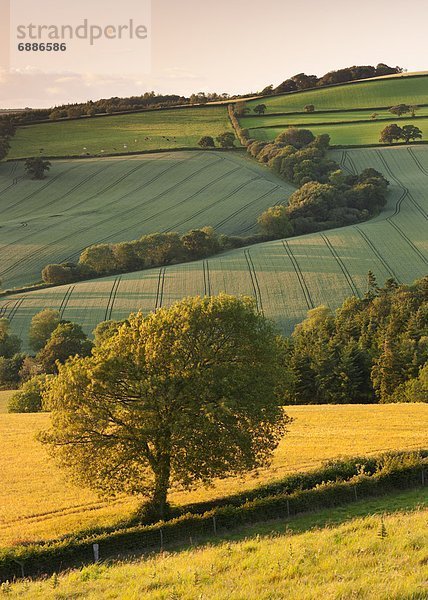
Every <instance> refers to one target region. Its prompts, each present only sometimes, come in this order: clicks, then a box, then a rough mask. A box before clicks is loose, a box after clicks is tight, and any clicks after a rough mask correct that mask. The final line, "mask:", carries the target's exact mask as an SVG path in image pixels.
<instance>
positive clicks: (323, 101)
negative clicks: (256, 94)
mask: <svg viewBox="0 0 428 600" xmlns="http://www.w3.org/2000/svg"><path fill="white" fill-rule="evenodd" d="M401 103H404V104H428V75H427V76H424V77H395V78H392V79H376V80H375V81H364V82H358V83H348V84H345V85H340V86H334V87H330V88H320V89H318V90H308V91H305V92H299V93H292V94H285V95H282V96H273V97H271V98H270V97H266V98H263V104H266V106H267V107H268V112H291V111H303V109H304V107H305V105H306V104H314V105H315V108H316V109H317V110H333V109H336V110H343V109H352V108H377V107H390V106H393V105H395V104H401ZM257 104H260V100H259V99H258V100H251V101H250V102H248V107H249V108H254V106H256V105H257Z"/></svg>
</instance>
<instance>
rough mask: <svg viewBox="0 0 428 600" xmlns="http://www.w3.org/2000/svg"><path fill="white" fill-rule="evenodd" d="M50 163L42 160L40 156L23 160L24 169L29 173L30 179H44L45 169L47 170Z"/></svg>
mask: <svg viewBox="0 0 428 600" xmlns="http://www.w3.org/2000/svg"><path fill="white" fill-rule="evenodd" d="M50 168H51V163H50V162H49V161H48V160H44V159H43V158H42V157H41V156H38V157H36V158H28V159H27V160H26V161H25V171H26V173H27V175H30V177H31V179H44V178H45V171H49V169H50Z"/></svg>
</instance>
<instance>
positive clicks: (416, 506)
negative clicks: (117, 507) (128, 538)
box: [4, 490, 428, 600]
mask: <svg viewBox="0 0 428 600" xmlns="http://www.w3.org/2000/svg"><path fill="white" fill-rule="evenodd" d="M427 502H428V497H427V493H426V491H424V490H418V491H412V492H406V493H402V494H398V495H396V496H390V497H388V498H382V499H377V500H372V501H370V502H359V503H356V504H354V505H352V506H348V507H345V508H341V509H336V510H333V511H324V512H321V513H317V514H312V515H308V516H306V517H302V518H299V519H296V520H293V521H291V522H289V523H284V522H279V521H271V522H269V523H265V524H262V525H257V526H254V527H248V528H245V529H242V530H240V531H239V532H235V533H234V534H232V535H229V536H228V538H227V540H226V539H225V538H223V539H219V540H217V541H213V542H212V543H211V544H206V545H204V546H201V547H200V548H190V549H187V550H184V551H181V552H180V551H177V552H169V553H163V554H160V555H154V556H152V557H151V558H150V559H148V560H139V561H137V562H134V563H130V564H129V563H128V564H126V563H123V564H118V565H113V566H108V565H103V564H98V565H93V566H90V567H86V568H84V569H82V570H80V571H75V572H72V573H70V574H68V575H65V576H63V577H55V576H54V577H52V578H51V579H49V580H45V581H43V582H34V583H29V582H23V583H19V584H16V585H13V586H7V585H6V586H4V589H5V590H7V592H8V597H10V598H19V597H27V598H32V599H35V600H37V599H41V598H43V599H44V600H49V599H50V598H56V599H58V598H63V599H65V598H67V599H71V598H73V599H78V598H85V599H88V600H90V599H98V598H103V599H113V598H121V599H123V600H125V599H126V600H131V599H135V600H136V599H140V598H145V599H146V598H147V599H153V600H158V599H159V600H160V599H162V600H166V599H180V600H194V599H195V598H200V599H216V600H222V599H226V598H227V599H228V600H244V599H245V600H256V599H257V600H260V599H266V600H267V599H270V600H271V599H275V600H276V599H282V598H284V599H290V600H313V599H315V598H317V599H318V598H320V599H321V598H322V599H323V600H333V599H335V600H336V599H337V600H339V599H351V598H361V599H364V600H366V599H367V600H404V599H406V600H409V599H410V598H412V599H413V600H422V599H423V598H426V597H427V590H428V588H427V577H428V529H427V527H426V523H427V516H428V510H427V508H426V507H427ZM373 513H375V514H373ZM382 513H383V514H382Z"/></svg>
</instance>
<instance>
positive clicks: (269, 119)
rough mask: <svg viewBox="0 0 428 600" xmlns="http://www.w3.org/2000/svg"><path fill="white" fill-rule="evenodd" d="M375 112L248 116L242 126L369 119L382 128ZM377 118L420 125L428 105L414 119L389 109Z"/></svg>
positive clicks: (244, 118) (307, 124) (381, 112)
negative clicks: (392, 113) (375, 117)
mask: <svg viewBox="0 0 428 600" xmlns="http://www.w3.org/2000/svg"><path fill="white" fill-rule="evenodd" d="M372 114H374V111H373V110H354V111H340V110H338V111H335V112H324V111H318V112H314V113H299V114H269V113H266V114H265V115H263V116H261V117H259V116H256V115H254V116H247V117H243V118H241V119H240V123H241V126H242V127H244V128H248V129H257V128H266V127H278V128H281V127H282V128H283V129H285V128H286V127H289V126H291V125H302V126H305V127H310V128H311V127H312V125H317V124H318V123H328V124H331V125H333V126H334V125H336V124H338V123H343V121H363V120H365V121H368V122H369V123H377V124H378V126H379V127H380V128H382V127H384V125H383V121H379V120H377V121H376V120H373V119H372V118H371V116H372ZM376 114H377V115H378V117H377V119H388V120H391V119H392V120H394V122H396V123H403V124H404V123H406V124H407V123H409V122H410V123H412V124H414V125H418V122H419V121H420V118H419V117H424V116H428V106H424V107H422V108H420V109H419V110H418V111H417V113H416V119H413V118H412V117H411V116H410V115H404V116H403V117H396V116H393V115H391V113H390V112H389V111H388V110H387V109H382V110H377V111H376Z"/></svg>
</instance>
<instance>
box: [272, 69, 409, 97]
mask: <svg viewBox="0 0 428 600" xmlns="http://www.w3.org/2000/svg"><path fill="white" fill-rule="evenodd" d="M402 72H403V69H402V68H401V67H389V66H388V65H386V64H384V63H379V64H378V65H377V66H376V67H373V66H371V65H362V66H356V65H355V66H353V67H347V68H345V69H339V70H337V71H329V72H328V73H326V74H325V75H323V76H322V77H317V76H316V75H306V73H298V74H297V75H294V76H293V77H290V79H286V80H285V81H283V82H282V83H280V84H279V85H278V86H276V87H274V86H273V85H268V86H266V87H265V88H264V89H263V90H262V91H261V92H260V95H262V96H270V95H272V94H285V93H287V92H300V91H302V90H309V89H311V88H316V87H325V86H327V85H337V84H340V83H347V82H349V81H357V80H359V79H371V78H372V77H381V76H384V75H398V74H399V73H402Z"/></svg>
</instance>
